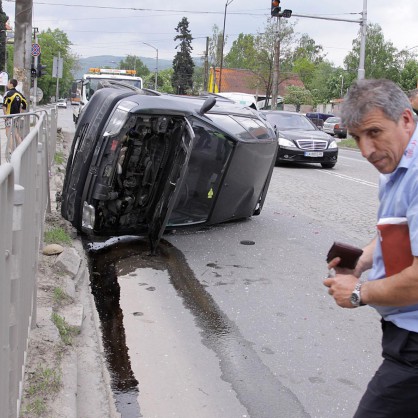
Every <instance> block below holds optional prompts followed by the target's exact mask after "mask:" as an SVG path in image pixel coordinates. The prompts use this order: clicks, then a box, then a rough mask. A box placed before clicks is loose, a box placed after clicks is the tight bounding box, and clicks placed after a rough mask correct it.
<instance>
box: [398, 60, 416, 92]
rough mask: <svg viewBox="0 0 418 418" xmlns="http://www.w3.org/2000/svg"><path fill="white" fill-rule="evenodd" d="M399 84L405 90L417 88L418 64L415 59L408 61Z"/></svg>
mask: <svg viewBox="0 0 418 418" xmlns="http://www.w3.org/2000/svg"><path fill="white" fill-rule="evenodd" d="M399 83H400V85H401V87H402V88H403V89H404V90H413V89H416V88H417V83H418V62H417V61H416V60H415V59H409V60H408V61H406V63H405V65H404V67H403V69H402V71H401V74H400V80H399Z"/></svg>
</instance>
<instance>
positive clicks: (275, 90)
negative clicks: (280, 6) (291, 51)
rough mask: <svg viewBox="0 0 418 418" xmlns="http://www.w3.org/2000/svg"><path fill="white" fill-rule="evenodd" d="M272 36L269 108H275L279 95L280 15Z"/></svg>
mask: <svg viewBox="0 0 418 418" xmlns="http://www.w3.org/2000/svg"><path fill="white" fill-rule="evenodd" d="M275 35H276V36H275V38H274V56H273V80H272V84H271V106H270V107H271V109H272V110H276V109H277V97H278V95H279V73H280V16H279V17H278V18H277V25H276V31H275Z"/></svg>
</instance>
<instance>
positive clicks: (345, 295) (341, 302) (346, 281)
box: [323, 259, 358, 308]
mask: <svg viewBox="0 0 418 418" xmlns="http://www.w3.org/2000/svg"><path fill="white" fill-rule="evenodd" d="M334 260H336V259H334ZM334 260H332V261H331V262H330V263H329V265H331V264H333V261H334ZM329 265H328V266H329ZM357 282H358V277H356V276H354V275H353V274H340V273H337V274H336V275H335V276H334V277H327V278H326V279H325V280H324V282H323V283H324V286H326V287H328V293H329V294H330V295H331V296H332V297H333V298H334V300H335V302H336V304H337V305H338V306H341V307H342V308H354V306H353V305H352V303H351V294H352V293H353V290H354V287H355V286H356V284H357Z"/></svg>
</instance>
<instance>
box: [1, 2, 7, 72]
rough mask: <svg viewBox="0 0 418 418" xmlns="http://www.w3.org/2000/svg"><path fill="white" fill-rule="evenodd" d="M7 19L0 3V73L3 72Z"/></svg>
mask: <svg viewBox="0 0 418 418" xmlns="http://www.w3.org/2000/svg"><path fill="white" fill-rule="evenodd" d="M8 19H9V17H8V16H7V15H6V13H4V11H3V6H2V3H1V1H0V71H5V70H6V67H7V62H6V22H7V20H8Z"/></svg>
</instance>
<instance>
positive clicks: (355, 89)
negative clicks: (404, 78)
mask: <svg viewBox="0 0 418 418" xmlns="http://www.w3.org/2000/svg"><path fill="white" fill-rule="evenodd" d="M375 109H380V110H381V111H382V112H383V113H384V114H385V116H386V117H387V118H388V119H389V120H392V121H394V122H398V120H399V118H400V117H401V115H402V113H403V111H404V110H405V109H410V110H411V112H412V106H411V102H410V101H409V99H408V96H407V95H406V94H405V93H404V92H403V91H402V89H401V88H400V87H399V86H398V85H397V84H396V83H394V82H393V81H390V80H385V79H368V80H358V81H356V82H355V83H354V84H353V85H352V86H351V87H350V89H349V90H348V92H347V95H346V96H345V97H344V102H343V104H342V106H341V118H342V122H343V123H345V124H346V125H347V127H348V128H349V129H350V128H354V127H358V126H360V124H361V123H362V121H363V119H364V117H365V116H366V114H367V113H369V112H370V111H372V110H375Z"/></svg>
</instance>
